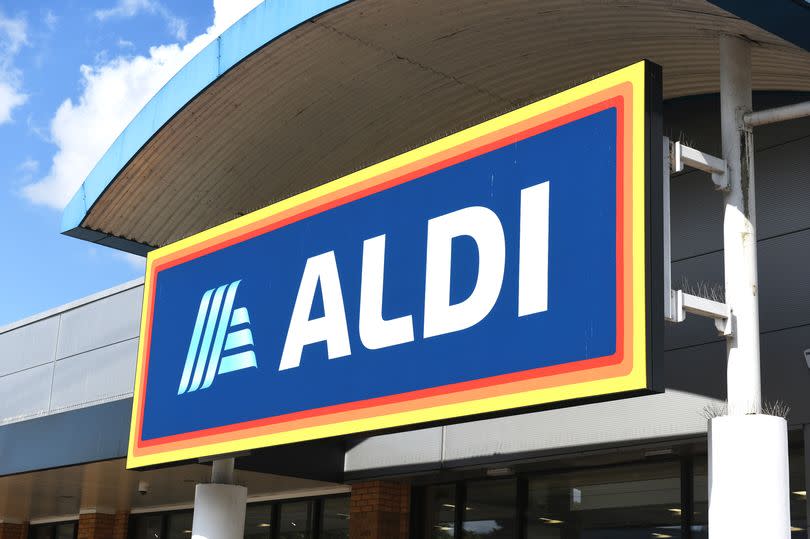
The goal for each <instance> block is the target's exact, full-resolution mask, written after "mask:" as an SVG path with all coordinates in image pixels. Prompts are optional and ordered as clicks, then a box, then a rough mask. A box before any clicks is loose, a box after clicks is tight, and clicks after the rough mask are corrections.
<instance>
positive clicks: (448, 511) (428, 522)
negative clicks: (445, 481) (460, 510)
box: [424, 485, 456, 539]
mask: <svg viewBox="0 0 810 539" xmlns="http://www.w3.org/2000/svg"><path fill="white" fill-rule="evenodd" d="M455 514H456V487H455V485H433V486H430V487H427V488H426V489H425V532H424V537H426V538H427V539H447V538H448V537H455V529H454V528H455V518H456V517H455Z"/></svg>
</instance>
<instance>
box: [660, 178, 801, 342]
mask: <svg viewBox="0 0 810 539" xmlns="http://www.w3.org/2000/svg"><path fill="white" fill-rule="evenodd" d="M808 186H810V182H808ZM808 190H809V191H810V187H808ZM808 207H809V208H810V206H808ZM808 213H810V211H808ZM757 249H758V251H757V252H758V257H759V298H760V303H759V311H760V330H761V331H764V332H768V331H775V330H778V329H782V328H787V327H793V326H798V325H802V324H810V230H801V231H798V232H794V233H790V234H786V235H782V236H777V237H772V238H769V239H766V240H760V241H759V242H758V244H757ZM683 279H686V280H687V281H688V283H689V285H690V286H691V287H698V286H699V285H703V284H705V285H708V286H710V287H711V286H719V289H720V291H721V292H722V286H721V285H722V283H723V253H722V252H716V253H711V254H708V255H704V256H699V257H695V258H690V259H687V260H682V261H680V262H676V263H674V264H673V265H672V284H673V286H674V287H676V288H679V287H680V286H681V284H682V281H683ZM695 293H701V292H700V291H699V290H698V291H697V292H695ZM665 333H666V336H665V346H666V348H667V349H668V350H670V349H673V348H680V347H683V346H690V345H694V344H698V343H704V342H709V341H714V340H720V338H719V337H718V336H717V333H716V331H715V330H714V326H713V324H712V323H711V322H709V321H708V320H705V319H701V318H699V317H696V316H687V317H686V322H684V323H682V324H676V325H675V324H667V325H666V328H665ZM808 347H810V343H808Z"/></svg>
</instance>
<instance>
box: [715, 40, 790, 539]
mask: <svg viewBox="0 0 810 539" xmlns="http://www.w3.org/2000/svg"><path fill="white" fill-rule="evenodd" d="M720 111H721V127H722V137H723V158H724V160H725V162H726V166H727V172H726V175H727V176H728V186H727V189H726V192H725V215H724V220H723V243H724V248H725V260H724V264H725V285H726V286H725V292H726V304H727V306H728V310H729V313H730V316H731V317H732V320H731V321H732V324H733V327H734V332H733V334H732V335H731V336H729V337H728V341H727V343H728V372H727V380H728V415H727V416H724V417H716V418H714V419H712V420H710V422H709V537H710V538H711V539H743V538H751V539H755V538H756V539H759V538H763V537H768V538H779V539H789V537H790V498H789V495H790V493H789V491H788V489H789V482H788V477H789V474H788V452H787V422H786V421H785V420H784V419H783V418H781V417H774V416H768V415H762V414H760V412H761V390H760V361H759V305H758V292H759V291H758V289H757V243H756V206H755V203H754V147H753V137H752V134H751V130H750V128H749V127H746V125H745V122H744V115H745V114H746V113H749V112H750V111H751V51H750V45H749V43H748V42H747V41H745V40H743V39H741V38H738V37H733V36H722V37H721V38H720Z"/></svg>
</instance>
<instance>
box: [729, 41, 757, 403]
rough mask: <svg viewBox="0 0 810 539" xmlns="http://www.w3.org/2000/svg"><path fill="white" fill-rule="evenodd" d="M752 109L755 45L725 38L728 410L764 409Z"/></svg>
mask: <svg viewBox="0 0 810 539" xmlns="http://www.w3.org/2000/svg"><path fill="white" fill-rule="evenodd" d="M750 111H751V50H750V45H749V44H748V42H747V41H744V40H743V39H740V38H738V37H733V36H722V37H721V38H720V122H721V128H722V138H723V158H724V159H725V161H726V165H727V167H728V171H727V174H728V190H727V191H726V193H725V197H724V202H725V215H724V218H723V248H724V249H725V292H726V304H727V305H728V307H729V310H730V311H731V315H732V317H733V324H734V326H733V328H734V335H733V336H732V337H731V338H729V339H728V372H727V380H728V413H729V415H742V414H750V413H759V411H760V407H761V395H760V371H759V302H758V289H757V238H756V206H755V201H754V166H753V164H754V155H753V147H752V146H753V145H752V138H751V131H750V130H749V129H746V128H745V126H744V124H743V120H742V119H743V115H744V114H745V113H747V112H750Z"/></svg>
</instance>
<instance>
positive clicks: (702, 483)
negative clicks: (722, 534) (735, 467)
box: [692, 455, 709, 539]
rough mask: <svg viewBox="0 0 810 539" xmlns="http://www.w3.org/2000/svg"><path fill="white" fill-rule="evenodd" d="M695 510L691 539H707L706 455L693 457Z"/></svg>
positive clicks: (707, 481)
mask: <svg viewBox="0 0 810 539" xmlns="http://www.w3.org/2000/svg"><path fill="white" fill-rule="evenodd" d="M692 475H693V477H694V479H693V483H692V484H693V488H692V491H693V493H694V497H695V498H694V500H695V508H694V511H693V513H692V538H693V539H708V538H709V464H708V461H707V459H706V455H703V456H702V457H695V463H694V473H693V474H692Z"/></svg>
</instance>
